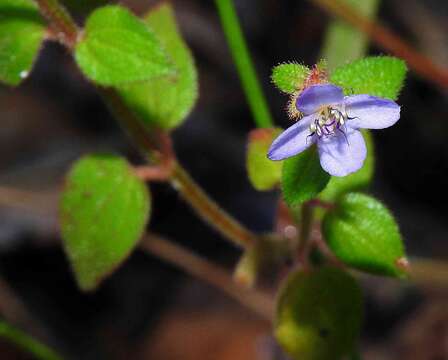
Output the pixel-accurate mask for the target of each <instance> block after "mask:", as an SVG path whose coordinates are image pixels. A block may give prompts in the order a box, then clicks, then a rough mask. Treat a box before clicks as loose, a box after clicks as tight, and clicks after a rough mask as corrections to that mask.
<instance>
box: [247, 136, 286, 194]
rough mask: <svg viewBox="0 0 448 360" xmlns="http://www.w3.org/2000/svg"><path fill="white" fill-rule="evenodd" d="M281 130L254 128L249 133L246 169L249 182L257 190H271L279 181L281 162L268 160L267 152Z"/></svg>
mask: <svg viewBox="0 0 448 360" xmlns="http://www.w3.org/2000/svg"><path fill="white" fill-rule="evenodd" d="M282 131H283V130H282V129H280V128H272V129H255V130H252V131H251V132H250V133H249V141H248V144H247V156H246V169H247V174H248V175H249V180H250V182H251V183H252V185H253V187H254V188H255V189H257V190H259V191H265V190H271V189H272V188H274V187H275V186H276V185H278V184H279V183H280V179H281V176H282V162H281V161H272V160H269V159H268V158H267V153H268V150H269V147H270V146H271V143H272V141H273V140H274V139H275V138H276V137H277V136H278V135H280V133H281V132H282Z"/></svg>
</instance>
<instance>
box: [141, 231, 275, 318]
mask: <svg viewBox="0 0 448 360" xmlns="http://www.w3.org/2000/svg"><path fill="white" fill-rule="evenodd" d="M141 247H142V248H143V249H144V250H145V251H147V252H149V253H151V254H153V255H155V256H157V257H159V258H161V259H163V260H165V261H167V262H169V263H171V264H173V265H174V266H176V267H178V268H180V269H182V270H184V271H185V272H187V273H189V274H191V275H193V276H194V277H196V278H198V279H200V280H203V281H205V282H207V283H209V284H210V285H213V286H214V287H216V288H218V289H220V290H222V291H223V292H225V293H226V294H228V295H230V296H231V297H232V298H234V299H236V300H237V301H239V302H240V303H242V304H243V305H245V306H247V307H248V308H249V309H251V310H252V311H254V312H255V313H256V314H258V315H260V316H261V317H262V318H263V319H266V320H268V321H272V317H273V309H274V303H273V300H272V299H271V298H270V297H269V296H267V295H265V294H263V293H261V292H258V291H255V290H252V289H248V288H245V287H243V286H239V285H237V284H236V283H235V282H234V281H233V278H232V276H231V275H230V274H228V273H227V271H226V270H224V269H222V268H220V267H219V266H217V265H214V264H212V263H210V262H208V261H207V260H204V259H202V258H200V257H199V256H197V255H195V254H193V253H192V252H190V251H189V250H187V249H185V248H183V247H182V246H180V245H177V244H175V243H173V242H171V241H168V240H166V239H163V238H161V237H160V236H157V235H155V234H149V235H148V236H146V237H145V238H144V239H143V241H142V243H141Z"/></svg>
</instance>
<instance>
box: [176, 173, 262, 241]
mask: <svg viewBox="0 0 448 360" xmlns="http://www.w3.org/2000/svg"><path fill="white" fill-rule="evenodd" d="M171 184H172V185H173V187H174V188H175V189H177V190H178V191H179V192H180V194H181V195H182V197H183V198H184V199H185V200H186V201H187V202H188V203H189V204H190V205H191V206H192V207H193V209H194V210H195V211H196V212H197V213H198V215H199V216H200V217H201V218H202V219H203V220H205V221H206V222H207V223H209V224H210V225H212V226H214V227H215V228H216V229H217V230H218V231H219V232H220V233H221V234H223V235H224V236H225V237H227V238H228V239H230V240H232V241H233V242H234V243H235V244H237V245H239V246H241V247H243V248H248V247H250V246H252V245H254V243H255V242H256V241H258V238H257V236H256V235H255V234H253V233H252V232H250V231H249V230H247V229H246V228H245V227H244V226H243V225H241V224H240V223H239V222H238V221H236V220H235V219H234V218H233V217H231V216H230V215H228V214H227V213H226V212H225V211H224V210H223V209H221V208H220V207H219V206H218V204H216V203H215V202H214V201H213V200H212V199H210V198H209V197H208V196H207V195H206V194H205V192H204V191H203V190H202V189H201V188H200V187H199V185H197V184H196V182H195V181H194V180H193V179H192V178H191V177H190V175H188V173H187V172H186V171H185V170H184V169H183V168H182V167H181V166H180V165H179V164H177V165H176V166H175V167H174V171H173V175H172V178H171Z"/></svg>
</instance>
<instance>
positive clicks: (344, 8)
mask: <svg viewBox="0 0 448 360" xmlns="http://www.w3.org/2000/svg"><path fill="white" fill-rule="evenodd" d="M312 1H313V2H314V3H315V4H317V5H318V6H320V7H321V8H323V9H324V10H326V11H328V12H329V13H331V14H332V15H334V16H337V17H339V18H341V19H343V20H345V21H347V22H348V23H349V24H351V25H353V26H354V27H356V28H357V29H359V30H360V31H362V32H364V33H366V34H367V35H368V36H369V37H370V38H371V39H372V40H373V41H374V42H376V43H377V44H378V45H379V46H381V47H382V48H384V49H385V50H387V51H390V52H391V53H392V54H394V55H396V56H398V57H401V58H402V59H404V60H406V62H407V63H408V65H409V67H410V68H412V69H413V70H414V71H415V72H416V73H417V74H419V75H420V76H421V77H423V78H425V79H427V80H429V81H431V82H433V83H434V84H436V85H438V86H440V87H442V88H443V89H446V88H447V87H448V71H447V70H446V69H444V68H441V67H439V66H438V65H436V64H434V63H433V62H432V61H431V60H430V59H429V58H427V57H426V56H424V55H422V54H420V53H418V52H417V51H415V50H414V49H413V48H412V47H411V46H410V45H409V44H407V43H406V42H404V41H403V40H401V38H400V37H399V36H397V35H395V34H394V33H393V32H392V31H390V30H389V29H387V28H385V27H384V26H383V25H381V24H379V23H376V22H374V21H372V20H370V19H369V18H368V17H366V16H364V15H361V14H360V13H359V12H357V11H355V10H353V9H352V8H351V7H350V6H348V5H346V4H344V3H343V2H341V1H340V0H312Z"/></svg>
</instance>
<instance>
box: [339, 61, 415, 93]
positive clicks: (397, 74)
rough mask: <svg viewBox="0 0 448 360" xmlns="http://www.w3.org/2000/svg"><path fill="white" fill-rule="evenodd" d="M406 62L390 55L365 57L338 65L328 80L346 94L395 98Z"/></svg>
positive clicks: (401, 81)
mask: <svg viewBox="0 0 448 360" xmlns="http://www.w3.org/2000/svg"><path fill="white" fill-rule="evenodd" d="M406 71H407V68H406V63H405V62H404V61H403V60H400V59H397V58H394V57H391V56H378V57H367V58H364V59H360V60H357V61H354V62H352V63H350V64H347V65H344V66H341V67H338V68H337V69H336V70H335V71H334V72H333V73H332V74H331V76H330V81H331V82H332V83H334V84H336V85H339V86H341V87H343V88H344V92H345V94H346V95H350V94H369V95H375V96H379V97H383V98H388V99H392V100H396V99H397V98H398V95H399V93H400V90H401V88H402V87H403V83H404V79H405V76H406Z"/></svg>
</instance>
